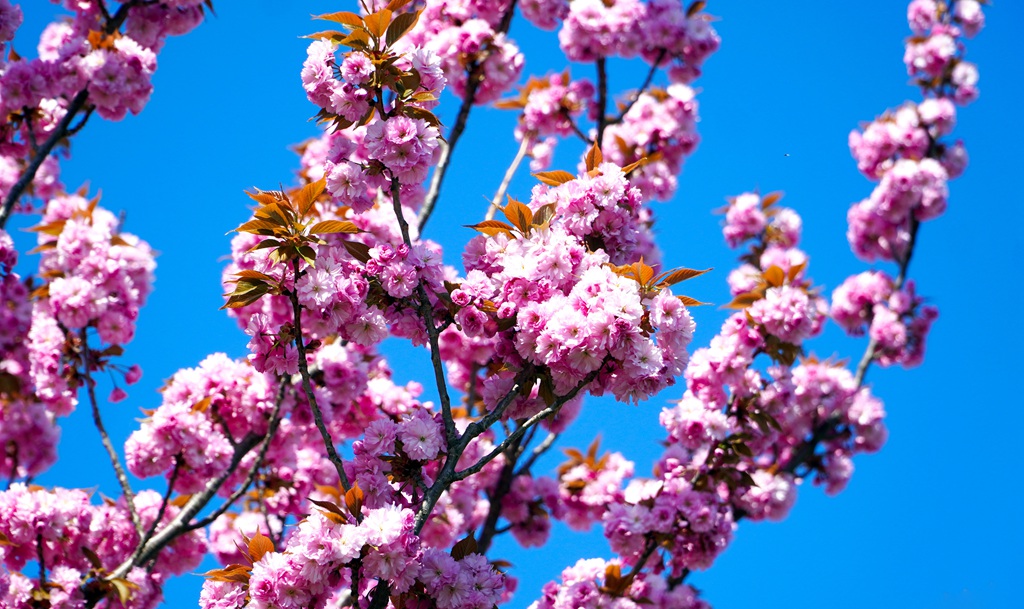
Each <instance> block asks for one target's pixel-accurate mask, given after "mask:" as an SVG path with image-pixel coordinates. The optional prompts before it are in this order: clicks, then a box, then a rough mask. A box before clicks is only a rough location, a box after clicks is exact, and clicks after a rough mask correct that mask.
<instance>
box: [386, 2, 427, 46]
mask: <svg viewBox="0 0 1024 609" xmlns="http://www.w3.org/2000/svg"><path fill="white" fill-rule="evenodd" d="M389 8H390V7H389ZM391 10H394V9H391ZM419 18H420V12H419V11H414V12H412V13H402V14H401V15H399V16H397V17H395V20H394V21H392V22H391V25H389V26H388V31H387V32H386V33H385V34H384V42H385V44H387V46H389V47H390V46H391V45H393V44H395V43H396V42H398V40H399V39H400V38H401V37H402V36H405V35H406V34H407V33H409V30H411V29H412V28H414V27H416V22H417V21H419Z"/></svg>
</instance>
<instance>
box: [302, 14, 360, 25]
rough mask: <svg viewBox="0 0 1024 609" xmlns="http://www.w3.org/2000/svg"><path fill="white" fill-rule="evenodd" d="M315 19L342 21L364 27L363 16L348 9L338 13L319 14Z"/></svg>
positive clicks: (345, 23)
mask: <svg viewBox="0 0 1024 609" xmlns="http://www.w3.org/2000/svg"><path fill="white" fill-rule="evenodd" d="M313 18H314V19H320V20H322V21H333V22H335V23H342V24H344V25H348V26H351V27H362V25H363V18H362V17H360V16H359V15H357V14H355V13H350V12H348V11H339V12H337V13H326V14H323V15H317V16H315V17H313Z"/></svg>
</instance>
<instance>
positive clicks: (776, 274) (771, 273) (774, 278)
mask: <svg viewBox="0 0 1024 609" xmlns="http://www.w3.org/2000/svg"><path fill="white" fill-rule="evenodd" d="M762 276H763V277H764V280H765V282H767V283H768V285H769V286H771V287H773V288H777V287H779V286H781V285H782V284H783V283H784V282H785V281H786V273H785V272H784V271H783V270H782V269H781V268H779V267H777V266H775V265H774V264H773V265H772V266H770V267H768V270H766V271H765V272H764V273H763V274H762Z"/></svg>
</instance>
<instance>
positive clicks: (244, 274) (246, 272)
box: [231, 269, 277, 282]
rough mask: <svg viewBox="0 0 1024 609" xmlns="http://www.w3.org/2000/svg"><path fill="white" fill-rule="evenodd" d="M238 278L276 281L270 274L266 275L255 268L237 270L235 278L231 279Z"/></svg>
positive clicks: (236, 279)
mask: <svg viewBox="0 0 1024 609" xmlns="http://www.w3.org/2000/svg"><path fill="white" fill-rule="evenodd" d="M239 279H262V280H264V281H270V282H276V281H277V280H276V279H274V278H273V277H271V276H270V275H267V274H265V273H261V272H259V271H257V270H253V269H243V270H241V271H238V272H237V273H235V279H232V280H231V281H238V280H239Z"/></svg>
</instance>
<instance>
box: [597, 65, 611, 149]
mask: <svg viewBox="0 0 1024 609" xmlns="http://www.w3.org/2000/svg"><path fill="white" fill-rule="evenodd" d="M594 64H595V66H596V67H597V137H596V139H595V140H594V143H595V144H597V146H598V147H600V146H601V142H603V141H604V129H605V127H607V126H608V115H607V114H606V112H607V111H608V71H607V70H606V69H605V68H606V66H605V59H604V57H598V58H597V61H596V62H594Z"/></svg>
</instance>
